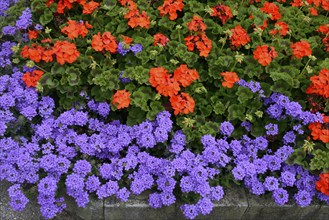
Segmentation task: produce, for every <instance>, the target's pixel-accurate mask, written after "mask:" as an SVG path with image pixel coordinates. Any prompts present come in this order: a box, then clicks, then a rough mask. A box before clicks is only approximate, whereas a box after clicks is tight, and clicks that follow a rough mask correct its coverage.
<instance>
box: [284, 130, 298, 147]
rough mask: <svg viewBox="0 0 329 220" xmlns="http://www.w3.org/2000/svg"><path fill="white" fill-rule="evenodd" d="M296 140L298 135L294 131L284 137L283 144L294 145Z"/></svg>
mask: <svg viewBox="0 0 329 220" xmlns="http://www.w3.org/2000/svg"><path fill="white" fill-rule="evenodd" d="M295 139H296V135H295V134H294V132H293V131H288V132H287V133H286V134H285V135H284V136H283V143H284V144H290V143H294V142H295Z"/></svg>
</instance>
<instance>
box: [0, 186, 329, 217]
mask: <svg viewBox="0 0 329 220" xmlns="http://www.w3.org/2000/svg"><path fill="white" fill-rule="evenodd" d="M8 187H9V184H8V183H6V182H0V220H41V219H43V218H42V216H41V213H40V211H39V206H38V205H37V202H36V200H32V201H31V202H30V203H29V205H28V207H27V208H26V209H25V210H24V211H23V212H14V211H13V210H12V209H11V208H10V206H9V204H8V202H9V198H8V196H7V189H8ZM147 198H148V193H147V192H146V193H143V194H142V195H139V196H133V197H131V198H130V199H129V201H128V202H126V203H122V202H120V201H118V200H117V199H115V198H111V199H106V200H95V201H94V202H92V203H90V204H89V205H88V207H87V208H85V209H83V208H79V207H77V205H76V204H75V202H74V200H73V199H72V198H69V197H68V198H66V201H67V205H68V207H67V210H66V212H64V213H62V214H60V215H58V216H57V217H56V218H55V220H130V219H131V220H157V219H159V220H179V219H184V216H183V214H182V212H181V211H180V210H179V206H180V205H179V204H175V205H172V206H170V207H165V208H161V209H152V208H150V206H149V205H148V203H147ZM328 216H329V206H328V205H322V206H321V205H319V204H316V203H314V204H311V205H310V206H308V207H305V208H302V207H298V206H296V205H294V204H293V203H289V204H287V205H284V206H277V205H276V204H275V203H274V202H273V200H272V199H271V198H270V196H266V195H263V196H254V195H251V194H249V193H246V192H245V190H244V189H242V188H239V187H232V189H225V196H224V198H223V199H222V200H221V201H220V202H218V203H215V205H214V210H213V211H212V213H211V214H210V215H207V216H200V217H198V218H197V219H200V220H215V219H216V220H218V219H220V220H235V219H239V220H249V219H250V220H254V219H256V220H258V219H261V220H263V219H264V220H267V219H269V220H272V219H273V220H279V219H280V220H281V219H282V220H285V219H286V220H299V219H305V220H327V219H329V217H328Z"/></svg>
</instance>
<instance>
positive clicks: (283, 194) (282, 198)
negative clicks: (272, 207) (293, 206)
mask: <svg viewBox="0 0 329 220" xmlns="http://www.w3.org/2000/svg"><path fill="white" fill-rule="evenodd" d="M272 198H273V199H274V201H275V202H276V204H278V205H284V204H286V203H287V202H288V199H289V194H288V192H287V191H286V190H284V189H282V188H278V189H276V190H274V191H273V194H272Z"/></svg>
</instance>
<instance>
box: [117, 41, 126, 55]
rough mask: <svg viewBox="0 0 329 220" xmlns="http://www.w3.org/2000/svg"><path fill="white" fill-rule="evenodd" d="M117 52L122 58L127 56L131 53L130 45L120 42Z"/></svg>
mask: <svg viewBox="0 0 329 220" xmlns="http://www.w3.org/2000/svg"><path fill="white" fill-rule="evenodd" d="M117 51H118V53H119V54H121V55H122V56H125V55H126V54H127V53H128V52H129V45H126V44H125V43H122V42H119V44H118V49H117Z"/></svg>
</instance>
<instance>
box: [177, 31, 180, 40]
mask: <svg viewBox="0 0 329 220" xmlns="http://www.w3.org/2000/svg"><path fill="white" fill-rule="evenodd" d="M177 31H178V40H179V42H181V38H180V29H178V30H177Z"/></svg>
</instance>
